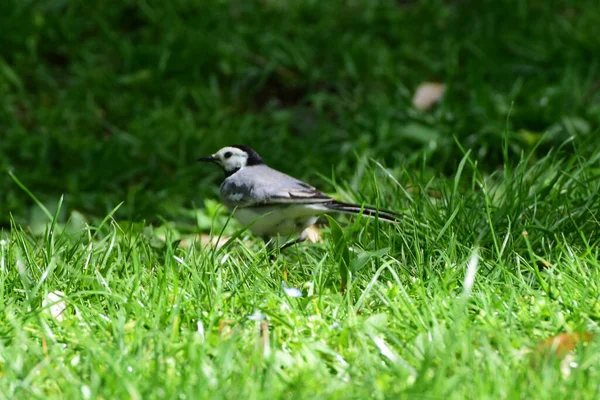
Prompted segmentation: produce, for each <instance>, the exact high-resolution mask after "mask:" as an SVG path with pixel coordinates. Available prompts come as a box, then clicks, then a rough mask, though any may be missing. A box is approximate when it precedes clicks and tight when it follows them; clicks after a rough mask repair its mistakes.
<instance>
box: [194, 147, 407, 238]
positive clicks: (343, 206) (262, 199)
mask: <svg viewBox="0 0 600 400" xmlns="http://www.w3.org/2000/svg"><path fill="white" fill-rule="evenodd" d="M198 161H201V162H209V163H215V164H217V165H218V166H220V167H221V168H222V169H223V171H224V172H225V179H224V180H223V182H222V183H221V187H220V195H221V199H222V201H223V203H224V204H225V206H227V208H229V210H231V211H233V216H234V217H235V218H236V219H237V220H238V221H239V222H240V223H242V224H243V225H244V226H247V227H249V229H250V231H252V233H254V234H255V235H256V236H259V237H261V238H263V239H264V240H265V242H266V243H269V241H270V240H271V239H272V238H280V239H281V238H284V239H285V238H290V237H292V236H293V235H295V234H300V236H299V237H298V239H297V240H294V241H293V242H289V243H288V244H286V245H285V246H284V247H288V246H289V245H291V244H295V243H299V242H302V241H304V240H305V239H306V238H307V236H308V234H307V231H305V229H306V228H308V227H309V226H311V225H314V224H315V222H316V221H317V219H318V218H319V216H320V215H322V214H328V213H347V214H356V215H362V216H367V217H372V218H378V219H379V220H381V221H386V222H399V221H400V220H401V217H402V216H401V215H400V214H398V213H396V212H393V211H387V210H378V209H376V208H373V207H367V206H361V205H358V204H350V203H344V202H340V201H337V200H335V199H334V198H333V197H330V196H328V195H326V194H325V193H323V192H321V191H319V190H317V189H315V188H314V187H313V186H311V185H309V184H307V183H305V182H302V181H301V180H298V179H296V178H294V177H292V176H290V175H286V174H284V173H283V172H280V171H278V170H276V169H273V168H271V167H269V166H268V165H267V164H266V163H265V161H264V160H263V159H262V157H261V156H260V155H259V154H258V153H257V152H256V151H255V150H254V149H252V148H251V147H249V146H245V145H231V146H226V147H223V148H222V149H220V150H219V151H217V152H216V153H214V154H212V155H210V156H207V157H200V158H199V159H198ZM284 247H282V249H283V248H284Z"/></svg>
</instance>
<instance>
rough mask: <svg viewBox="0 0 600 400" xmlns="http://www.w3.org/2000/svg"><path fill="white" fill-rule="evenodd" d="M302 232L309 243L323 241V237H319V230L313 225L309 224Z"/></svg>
mask: <svg viewBox="0 0 600 400" xmlns="http://www.w3.org/2000/svg"><path fill="white" fill-rule="evenodd" d="M302 234H303V235H305V237H306V240H308V241H309V242H311V243H319V242H322V241H323V239H322V238H321V235H322V233H321V231H320V230H319V228H317V227H316V226H314V225H311V226H309V227H308V228H306V229H305V230H304V232H302Z"/></svg>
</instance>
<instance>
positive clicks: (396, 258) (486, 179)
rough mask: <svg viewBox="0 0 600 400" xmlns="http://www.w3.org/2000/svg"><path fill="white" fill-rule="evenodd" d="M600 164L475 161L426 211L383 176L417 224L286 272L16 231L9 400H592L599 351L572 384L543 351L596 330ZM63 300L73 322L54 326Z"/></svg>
mask: <svg viewBox="0 0 600 400" xmlns="http://www.w3.org/2000/svg"><path fill="white" fill-rule="evenodd" d="M599 154H600V153H598V152H597V151H596V152H594V154H593V155H592V156H591V157H590V158H589V159H588V160H585V159H581V158H578V157H577V156H575V157H574V158H573V160H571V161H569V160H564V163H557V162H556V158H555V156H554V155H549V156H547V157H544V158H542V159H540V160H538V161H536V162H535V163H533V164H531V163H527V165H526V166H523V167H521V166H519V165H520V164H519V165H517V166H515V167H514V168H509V167H508V165H507V168H506V169H505V171H504V172H502V175H503V176H502V177H501V178H500V177H499V176H497V175H498V174H500V173H501V172H498V173H497V174H495V175H496V176H494V175H492V176H488V175H485V174H482V173H481V172H480V171H478V169H477V167H476V166H475V165H474V164H473V163H471V162H470V161H469V160H470V159H469V156H468V155H466V156H465V158H464V162H463V163H461V165H462V166H463V169H462V172H461V173H460V174H462V175H461V177H460V178H459V179H456V180H455V179H445V178H436V179H434V180H432V181H429V182H419V181H418V178H415V180H414V181H413V185H414V186H413V187H414V189H413V190H412V191H411V192H406V191H405V190H404V189H403V188H402V187H401V186H399V185H398V184H397V183H394V181H395V180H396V178H395V179H391V178H390V177H389V176H390V175H389V174H388V173H384V171H383V170H382V167H380V166H376V165H375V166H374V164H372V163H368V165H366V166H365V168H366V169H367V171H368V172H369V173H368V174H365V176H364V178H363V179H362V180H360V181H358V183H357V184H358V186H359V188H362V190H361V193H362V194H363V195H364V196H365V197H366V198H368V199H371V201H372V202H375V201H376V200H375V197H373V196H375V195H376V193H379V195H380V196H381V197H382V199H388V200H390V199H391V200H390V201H391V203H389V204H388V205H389V206H390V207H392V208H395V209H398V210H402V211H403V212H404V213H405V214H406V219H405V220H404V221H403V222H402V223H401V224H399V225H398V226H394V225H390V224H377V222H376V221H373V220H366V219H354V220H347V221H346V222H345V223H343V222H342V225H344V227H342V228H341V229H339V228H335V229H334V227H333V226H332V227H331V228H327V227H324V228H323V229H324V242H323V243H320V244H308V245H300V246H294V247H292V248H290V249H288V250H287V251H286V252H284V254H281V255H279V256H278V257H277V258H275V259H274V260H272V259H271V258H270V257H269V254H267V251H266V250H265V248H264V246H263V244H262V241H260V240H257V239H255V238H252V237H251V236H249V235H248V234H247V233H242V234H241V235H240V236H239V237H238V238H237V239H235V240H234V241H233V242H231V243H230V244H229V245H228V246H227V247H223V248H221V249H220V250H217V249H215V248H212V247H210V246H209V247H204V248H203V247H201V246H199V245H191V246H189V247H187V246H186V247H182V246H178V245H177V244H178V242H177V241H175V240H174V239H175V237H174V236H171V233H173V235H175V234H177V233H176V232H173V231H171V230H169V229H165V230H162V231H161V232H166V234H165V236H162V233H161V236H160V237H157V236H155V235H154V233H153V232H157V231H156V230H151V229H149V228H150V227H149V226H142V225H140V224H138V225H131V224H129V223H120V222H119V221H117V220H114V219H111V218H108V219H107V220H106V223H105V224H103V226H102V227H101V228H100V229H96V228H94V227H92V226H89V227H86V228H85V229H83V230H81V231H79V232H66V231H65V225H61V224H55V225H54V227H53V228H51V222H49V224H48V230H47V231H46V234H45V235H42V236H32V235H31V234H30V233H27V232H26V231H25V230H23V229H22V228H21V227H20V226H18V225H13V228H12V229H11V230H10V232H5V233H4V235H3V241H2V245H1V258H0V260H1V261H2V264H1V267H2V275H1V278H0V285H1V286H0V288H1V293H2V297H3V298H2V304H3V313H2V323H1V326H2V332H1V335H2V336H1V341H0V346H1V349H0V354H1V355H2V356H1V357H2V358H1V364H0V368H1V370H2V373H3V379H2V381H1V383H0V386H1V387H2V391H3V393H5V394H6V395H7V396H8V397H14V396H17V395H20V396H36V397H54V398H59V397H65V396H66V397H71V398H81V397H89V398H95V397H97V396H102V397H104V398H109V397H131V398H149V397H150V398H163V397H164V398H172V397H177V396H186V397H188V398H198V397H202V398H215V397H227V398H231V397H234V396H241V397H244V398H258V397H260V398H264V397H268V396H274V397H282V396H286V397H287V396H291V397H294V398H305V397H309V396H310V397H315V396H316V397H324V398H325V397H327V398H331V397H342V398H349V397H352V398H366V397H375V398H390V397H395V396H406V397H411V396H425V397H428V398H430V397H440V398H457V399H458V398H481V397H490V398H515V397H519V398H522V397H539V396H540V394H543V395H542V397H545V398H556V397H571V396H576V397H577V396H579V397H580V398H586V397H588V398H589V397H594V395H595V393H596V391H597V382H598V378H600V373H599V369H598V361H599V360H598V356H597V354H598V351H597V349H598V345H597V343H596V342H595V341H593V340H592V342H591V343H590V344H589V345H588V346H587V347H583V346H579V347H578V349H577V350H576V352H575V357H574V359H573V360H572V361H571V362H570V364H569V365H570V367H569V368H568V374H569V375H566V374H565V372H564V371H562V372H561V366H560V365H559V362H558V361H557V362H553V361H552V360H549V361H544V360H543V359H542V361H539V358H540V357H537V356H536V351H537V350H536V345H537V343H538V342H540V341H541V340H543V339H546V338H548V337H551V336H553V335H556V334H558V333H562V332H588V331H592V332H593V331H595V330H596V329H597V328H596V324H597V320H598V317H599V315H600V314H599V313H600V308H599V306H598V302H597V300H598V285H597V282H598V271H599V268H598V267H599V265H598V259H599V257H598V228H599V225H598V221H597V220H596V219H595V216H597V215H598V214H597V211H598V204H597V203H594V202H592V198H597V197H596V193H597V191H598V182H597V180H593V181H592V180H588V181H585V179H584V177H586V176H587V177H593V176H595V174H597V171H596V170H595V168H597V167H595V165H597V163H592V160H595V159H597V158H598V157H599ZM523 162H524V163H525V162H526V159H524V160H523ZM509 170H510V173H509V172H508V171H509ZM535 171H543V174H541V175H537V173H536V172H535ZM388 172H389V173H391V174H392V175H393V176H402V174H397V171H396V172H394V171H392V170H389V171H388ZM460 174H459V175H460ZM459 175H457V176H459ZM545 177H557V178H555V179H550V181H551V182H554V183H553V184H552V186H551V187H549V186H547V185H546V183H547V181H548V179H549V178H548V179H546V178H545ZM400 179H401V178H400ZM375 182H377V185H376V186H377V192H376V191H375ZM583 183H586V184H583ZM425 186H428V187H429V189H431V190H435V191H436V192H435V193H432V192H431V191H428V190H426V187H425ZM510 191H513V193H521V195H519V196H520V197H519V196H516V195H515V197H514V199H515V201H510V199H509V198H507V197H506V193H507V192H510ZM499 192H502V193H503V194H502V195H500V194H499ZM566 210H568V214H566V213H567V211H566ZM218 215H219V216H217V217H215V218H216V219H214V223H215V224H216V225H215V227H214V229H213V230H214V231H215V232H218V231H220V229H221V228H219V226H223V225H224V224H225V223H227V219H226V214H225V213H224V212H223V211H221V212H219V214H218ZM550 221H552V223H550ZM229 224H233V225H232V226H231V228H228V229H231V232H235V229H237V228H236V225H235V223H234V222H229ZM217 228H218V229H217ZM537 228H539V229H537ZM542 228H543V229H542ZM336 230H339V231H338V233H335V232H336ZM170 232H171V233H170ZM336 235H338V236H336ZM340 263H345V267H346V268H345V270H346V271H347V273H348V275H347V276H348V282H347V287H346V290H345V292H343V293H342V291H341V290H340V288H341V286H340V285H341V283H342V277H341V276H340ZM468 265H470V266H471V267H470V268H471V273H470V274H469V276H470V277H469V278H468V279H467V278H466V275H467V266H468ZM286 277H287V278H286ZM290 289H295V290H290ZM59 292H61V293H64V297H62V298H60V297H59V300H56V297H53V298H54V299H55V301H54V302H55V303H62V302H64V304H65V305H66V310H65V311H64V312H63V314H62V315H61V320H58V319H57V316H56V315H54V316H53V315H52V309H51V307H50V306H51V305H52V304H49V303H46V306H45V307H44V306H42V302H43V300H44V299H47V298H48V295H49V294H54V296H56V295H57V293H59ZM300 293H301V296H298V295H299V294H300ZM59 296H60V294H59ZM536 357H537V358H536ZM315 393H317V394H316V395H315Z"/></svg>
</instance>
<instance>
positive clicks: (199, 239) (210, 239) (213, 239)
mask: <svg viewBox="0 0 600 400" xmlns="http://www.w3.org/2000/svg"><path fill="white" fill-rule="evenodd" d="M229 239H230V236H211V235H206V234H202V235H193V236H187V237H184V238H183V239H181V241H180V242H179V246H181V247H182V248H184V249H188V248H190V246H192V245H193V244H194V243H200V246H202V247H206V246H208V245H211V246H215V247H216V248H217V249H219V248H221V247H222V246H223V245H224V244H225V243H227V241H228V240H229Z"/></svg>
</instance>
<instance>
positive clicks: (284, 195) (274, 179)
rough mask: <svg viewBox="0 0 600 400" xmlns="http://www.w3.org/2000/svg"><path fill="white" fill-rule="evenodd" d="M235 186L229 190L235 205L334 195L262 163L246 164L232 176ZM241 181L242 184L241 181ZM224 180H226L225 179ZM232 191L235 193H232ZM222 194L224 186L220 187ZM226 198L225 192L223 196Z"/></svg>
mask: <svg viewBox="0 0 600 400" xmlns="http://www.w3.org/2000/svg"><path fill="white" fill-rule="evenodd" d="M231 178H235V179H234V181H235V182H236V185H235V187H236V190H234V191H228V192H230V193H229V196H230V198H231V200H232V201H235V202H236V203H239V204H238V205H237V206H238V207H239V206H242V205H243V206H244V207H251V206H261V205H268V204H292V203H293V204H301V203H322V202H330V201H332V200H333V199H332V198H331V197H329V196H327V195H326V194H325V193H322V192H320V191H319V190H317V189H315V188H314V187H312V186H311V185H309V184H307V183H304V182H302V181H300V180H298V179H296V178H293V177H291V176H289V175H286V174H284V173H282V172H279V171H277V170H274V169H272V168H269V167H267V166H266V165H264V166H255V167H247V168H244V169H242V170H240V171H239V172H238V173H236V174H234V175H232V176H231ZM241 182H243V183H244V184H243V185H241V184H240V183H241ZM224 184H225V182H224ZM233 186H234V185H233V184H231V187H233ZM234 193H235V194H234ZM221 194H223V190H221ZM224 200H225V196H224Z"/></svg>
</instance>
